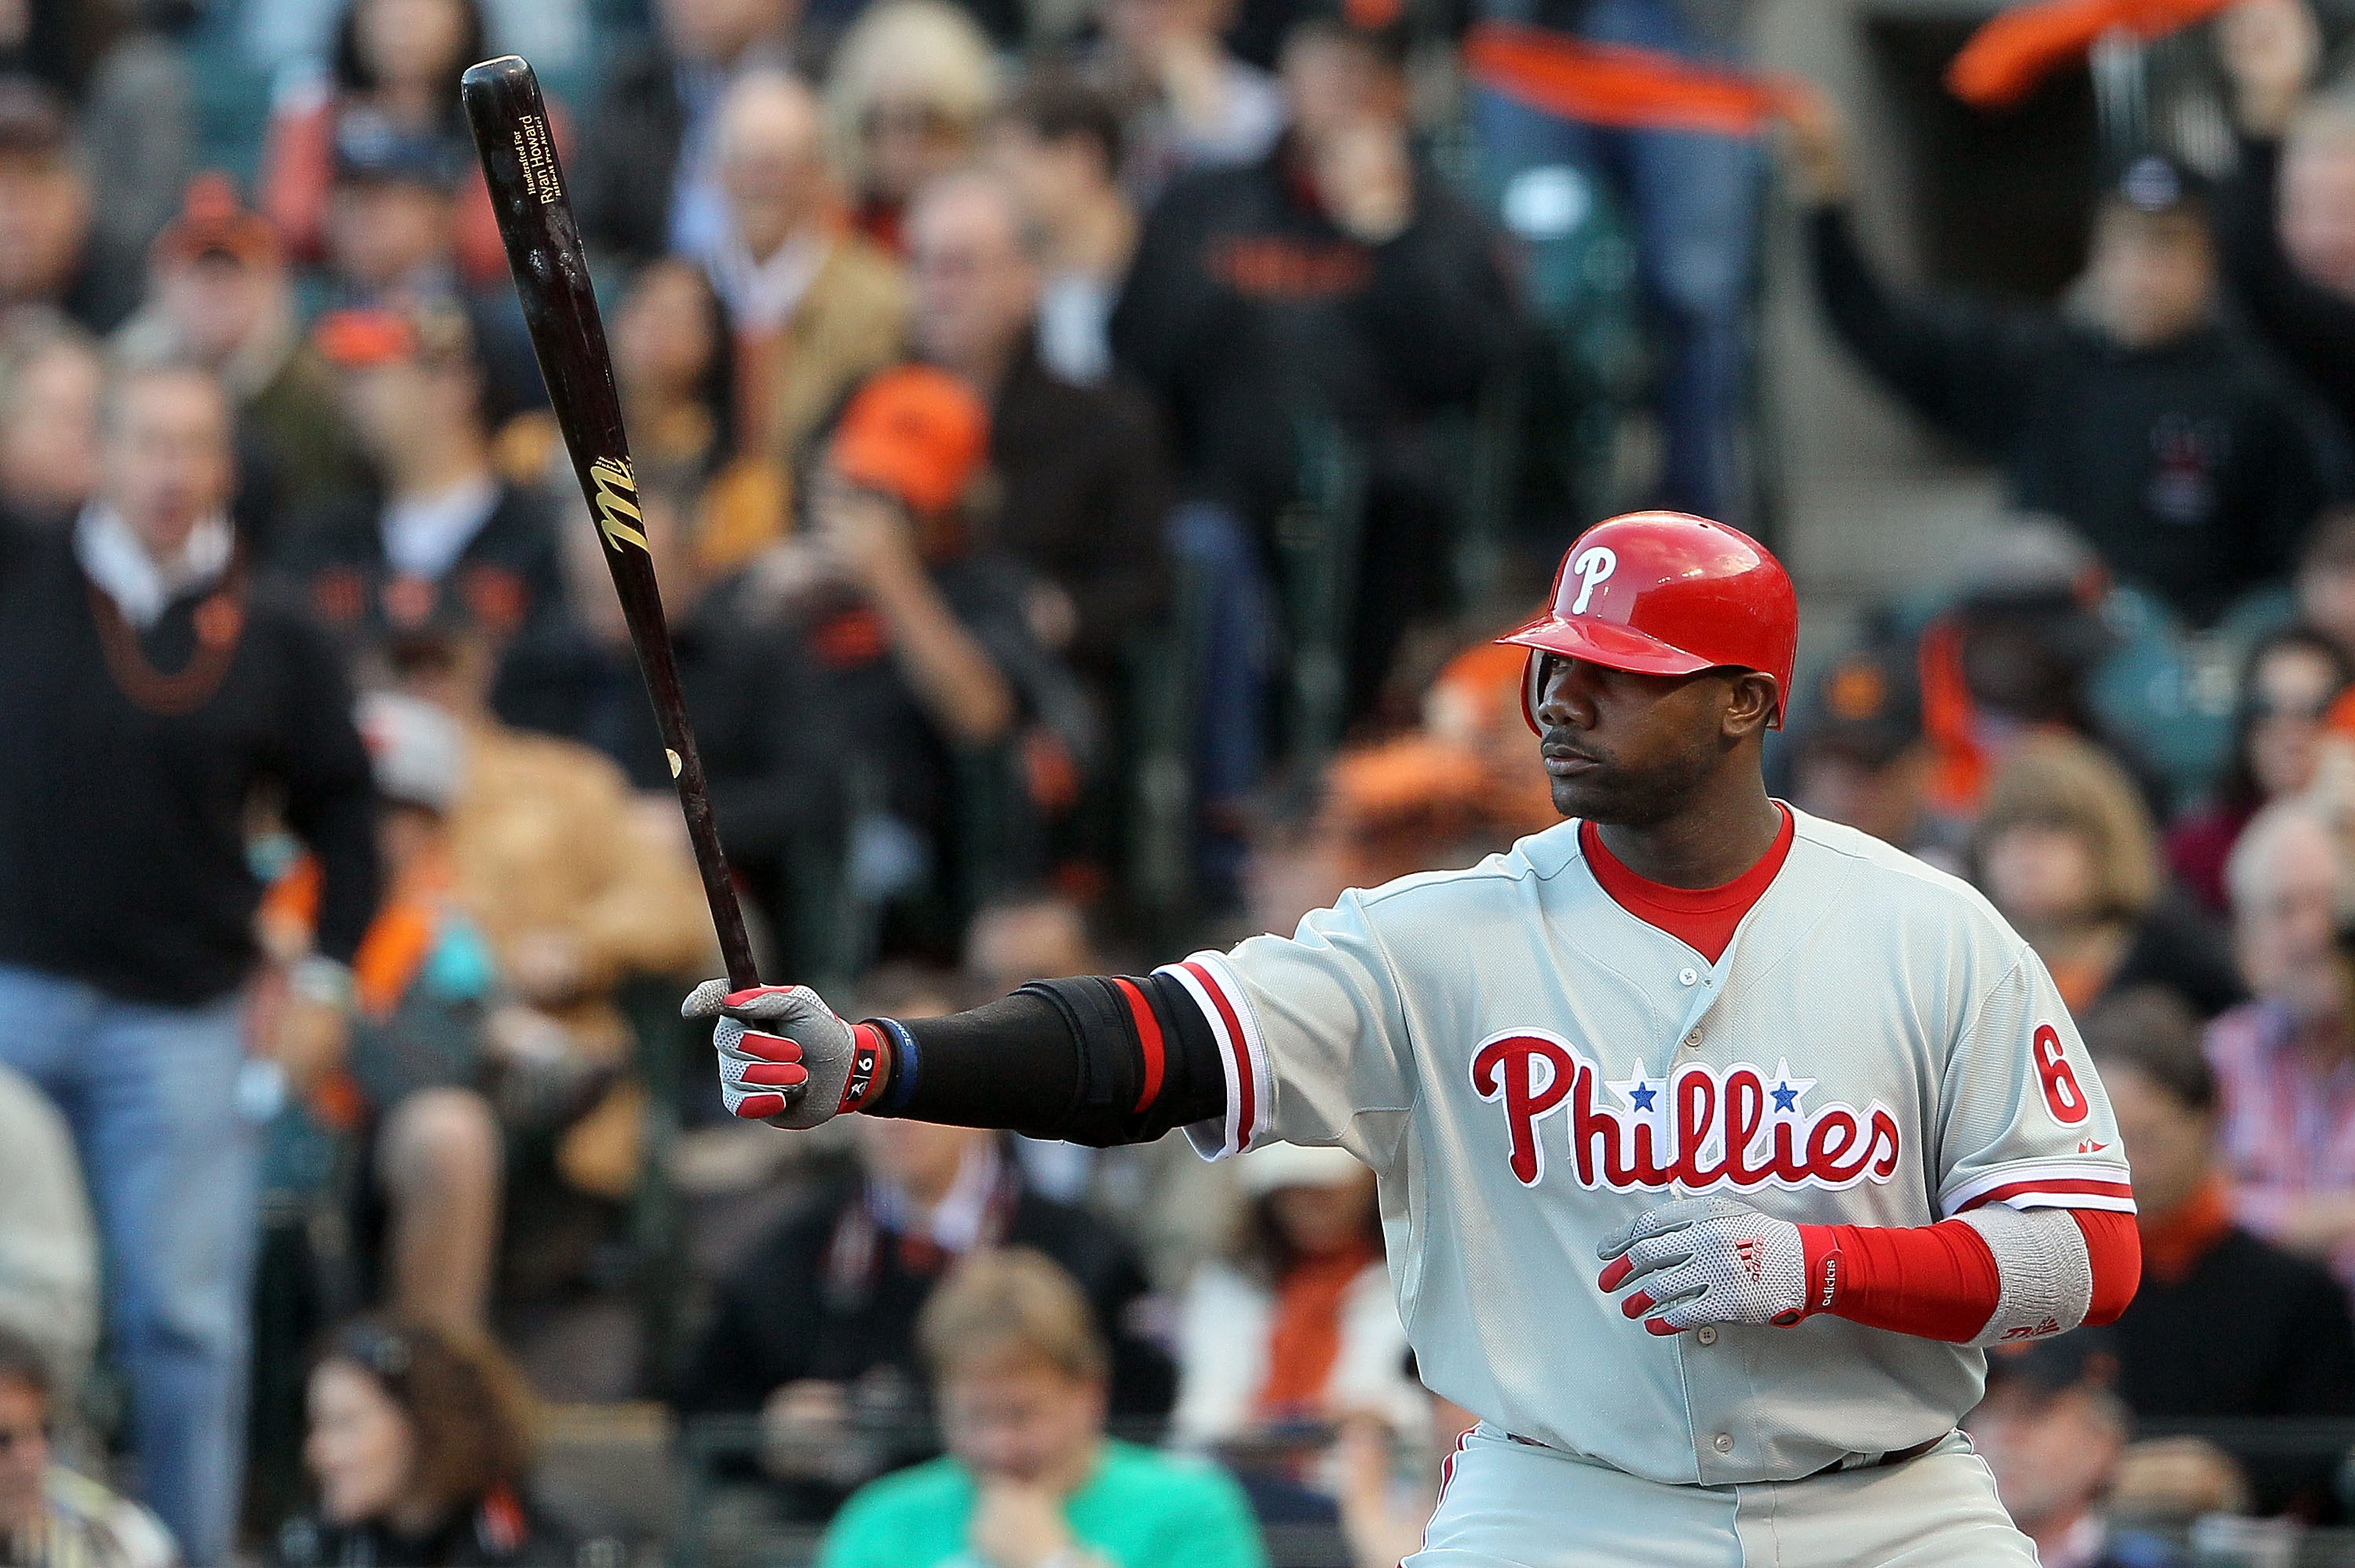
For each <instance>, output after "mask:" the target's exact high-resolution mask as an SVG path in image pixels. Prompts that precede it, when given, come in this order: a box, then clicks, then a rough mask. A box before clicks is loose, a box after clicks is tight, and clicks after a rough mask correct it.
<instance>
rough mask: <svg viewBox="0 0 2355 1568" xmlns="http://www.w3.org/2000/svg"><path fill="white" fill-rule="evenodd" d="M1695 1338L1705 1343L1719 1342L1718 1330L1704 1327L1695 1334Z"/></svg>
mask: <svg viewBox="0 0 2355 1568" xmlns="http://www.w3.org/2000/svg"><path fill="white" fill-rule="evenodd" d="M1693 1338H1694V1339H1696V1340H1700V1342H1701V1343H1702V1344H1704V1345H1713V1344H1715V1343H1717V1330H1714V1329H1703V1330H1701V1331H1700V1333H1698V1334H1695V1335H1694V1336H1693Z"/></svg>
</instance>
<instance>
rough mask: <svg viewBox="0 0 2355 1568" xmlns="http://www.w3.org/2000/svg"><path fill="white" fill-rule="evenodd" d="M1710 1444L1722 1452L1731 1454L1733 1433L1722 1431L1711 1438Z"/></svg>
mask: <svg viewBox="0 0 2355 1568" xmlns="http://www.w3.org/2000/svg"><path fill="white" fill-rule="evenodd" d="M1709 1446H1710V1447H1712V1448H1714V1449H1716V1450H1717V1451H1718V1452H1719V1453H1721V1454H1731V1453H1732V1452H1733V1434H1732V1433H1731V1432H1721V1433H1719V1434H1718V1435H1717V1436H1714V1437H1712V1438H1710V1440H1709Z"/></svg>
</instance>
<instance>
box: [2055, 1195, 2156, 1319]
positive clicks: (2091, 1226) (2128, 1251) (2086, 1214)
mask: <svg viewBox="0 0 2355 1568" xmlns="http://www.w3.org/2000/svg"><path fill="white" fill-rule="evenodd" d="M2069 1213H2070V1214H2071V1215H2072V1216H2073V1217H2074V1218H2075V1220H2076V1222H2077V1228H2078V1229H2079V1230H2081V1231H2083V1232H2084V1233H2085V1255H2086V1256H2087V1257H2089V1258H2091V1259H2092V1260H2093V1264H2094V1304H2093V1305H2092V1306H2091V1307H2088V1308H2085V1321H2086V1323H2088V1324H2089V1325H2091V1326H2092V1327H2094V1328H2096V1329H2098V1328H2100V1327H2101V1326H2102V1325H2103V1324H2105V1323H2115V1322H2116V1321H2117V1320H2118V1315H2119V1314H2120V1313H2122V1312H2124V1311H2125V1310H2126V1304H2127V1303H2128V1302H2130V1301H2132V1300H2133V1299H2134V1294H2135V1287H2137V1286H2138V1285H2140V1284H2141V1283H2142V1232H2141V1231H2140V1230H2138V1229H2137V1228H2136V1225H2135V1217H2134V1216H2133V1215H2132V1214H2119V1213H2112V1212H2110V1211H2109V1210H2107V1209H2072V1210H2070V1211H2069Z"/></svg>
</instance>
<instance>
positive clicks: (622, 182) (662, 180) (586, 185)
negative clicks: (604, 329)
mask: <svg viewBox="0 0 2355 1568" xmlns="http://www.w3.org/2000/svg"><path fill="white" fill-rule="evenodd" d="M655 13H656V16H657V19H658V21H659V24H660V27H659V32H658V34H657V37H656V39H655V42H654V43H652V44H650V45H648V46H647V47H645V48H642V49H638V50H636V51H634V52H633V53H630V54H627V55H624V56H623V58H620V59H619V60H616V61H615V62H614V63H613V67H612V68H611V69H609V70H608V71H607V72H606V73H605V90H604V92H603V93H602V95H601V96H600V97H599V99H598V101H597V104H596V109H595V111H594V112H593V113H591V114H588V115H586V116H584V117H583V118H582V120H581V137H580V143H579V145H578V147H577V148H574V149H569V150H568V151H567V154H566V165H567V168H566V172H567V173H568V174H569V175H570V176H571V179H572V200H573V205H574V207H575V208H576V210H577V211H578V212H579V214H580V217H581V234H582V236H583V237H584V238H587V240H588V241H589V243H590V244H591V245H594V246H598V247H601V248H602V249H608V250H613V251H618V252H620V253H621V254H622V255H623V256H625V257H627V258H629V259H630V260H634V261H651V260H655V258H656V257H659V256H663V255H666V254H668V253H672V252H676V253H677V254H679V255H682V256H708V255H709V254H711V253H712V252H713V251H715V250H717V249H719V247H720V244H721V242H722V241H723V240H725V239H726V238H727V237H728V213H727V204H726V198H725V196H723V195H722V193H721V191H720V188H719V157H718V154H717V149H716V148H715V146H714V145H713V140H714V132H716V131H717V130H718V128H719V103H720V100H722V99H723V98H725V97H726V96H727V95H728V88H729V85H730V83H731V82H733V81H734V80H735V79H736V78H737V76H738V75H739V74H740V73H741V72H743V71H744V70H747V69H751V68H753V67H759V66H768V67H772V68H786V67H790V66H792V65H793V64H794V59H793V54H792V50H791V48H790V47H789V44H788V40H789V39H790V38H791V37H792V35H793V32H794V24H795V23H796V21H798V20H799V18H800V16H801V5H799V4H798V0H660V3H659V4H658V5H655Z"/></svg>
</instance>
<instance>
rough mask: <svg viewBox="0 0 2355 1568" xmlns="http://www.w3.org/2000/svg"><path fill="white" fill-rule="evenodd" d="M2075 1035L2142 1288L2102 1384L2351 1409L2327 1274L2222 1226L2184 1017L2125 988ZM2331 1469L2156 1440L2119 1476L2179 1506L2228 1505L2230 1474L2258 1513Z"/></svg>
mask: <svg viewBox="0 0 2355 1568" xmlns="http://www.w3.org/2000/svg"><path fill="white" fill-rule="evenodd" d="M2085 1044H2086V1047H2087V1049H2089V1050H2090V1051H2092V1053H2093V1054H2094V1062H2095V1063H2096V1064H2097V1065H2099V1066H2100V1068H2101V1072H2102V1084H2103V1086H2104V1087H2105V1088H2106V1089H2108V1090H2109V1092H2110V1103H2111V1105H2112V1106H2113V1107H2115V1109H2116V1111H2117V1117H2118V1135H2119V1137H2120V1138H2122V1139H2125V1140H2126V1146H2127V1147H2128V1148H2129V1149H2131V1150H2133V1151H2134V1189H2135V1202H2136V1204H2137V1208H2138V1210H2139V1213H2138V1214H2137V1224H2138V1225H2139V1227H2140V1228H2141V1231H2142V1257H2143V1274H2142V1287H2141V1288H2140V1289H2139V1290H2138V1291H2137V1292H2136V1295H2135V1298H2134V1304H2133V1305H2132V1306H2130V1307H2128V1308H2126V1315H2125V1316H2124V1317H2122V1318H2120V1319H2118V1320H2117V1322H2116V1324H2115V1325H2114V1326H2113V1327H2112V1328H2110V1329H2109V1330H2106V1334H2107V1339H2108V1345H2107V1349H2108V1350H2109V1351H2111V1352H2112V1353H2114V1354H2115V1357H2116V1359H2117V1363H2118V1382H2117V1389H2118V1393H2120V1394H2121V1395H2123V1396H2124V1397H2125V1399H2126V1404H2128V1405H2129V1406H2131V1407H2132V1408H2133V1410H2134V1412H2135V1414H2137V1416H2140V1417H2143V1418H2145V1419H2147V1420H2151V1419H2157V1420H2164V1419H2169V1418H2184V1417H2190V1418H2202V1417H2213V1416H2309V1417H2314V1416H2329V1417H2338V1418H2341V1419H2344V1418H2345V1417H2348V1416H2350V1415H2355V1322H2350V1319H2349V1315H2348V1307H2347V1298H2346V1295H2345V1294H2344V1292H2342V1291H2341V1290H2340V1289H2339V1282H2338V1281H2337V1280H2335V1279H2333V1278H2332V1277H2330V1274H2329V1272H2328V1270H2326V1269H2325V1268H2323V1267H2322V1266H2321V1265H2319V1264H2317V1263H2312V1262H2309V1261H2308V1260H2307V1259H2305V1258H2302V1257H2299V1256H2297V1255H2296V1254H2294V1253H2288V1252H2284V1251H2283V1250H2282V1249H2280V1248H2279V1247H2276V1246H2275V1245H2273V1244H2271V1243H2270V1242H2266V1241H2264V1240H2261V1239H2260V1238H2258V1237H2256V1236H2254V1235H2252V1234H2249V1233H2248V1232H2247V1231H2244V1230H2243V1229H2241V1228H2240V1227H2239V1226H2238V1225H2235V1224H2233V1223H2232V1215H2231V1211H2230V1208H2229V1207H2228V1205H2227V1202H2226V1198H2225V1193H2224V1178H2223V1174H2222V1172H2221V1171H2218V1170H2217V1168H2216V1163H2215V1152H2214V1151H2215V1142H2216V1106H2217V1097H2216V1077H2215V1074H2214V1072H2213V1071H2212V1070H2211V1068H2210V1066H2209V1065H2208V1060H2207V1057H2206V1056H2205V1054H2203V1053H2202V1050H2201V1046H2200V1024H2199V1021H2198V1020H2197V1019H2195V1018H2193V1017H2192V1015H2191V1014H2190V1012H2189V1011H2188V1010H2187V1009H2186V1008H2185V1007H2184V1006H2183V1004H2182V1002H2181V1001H2179V1000H2178V999H2177V998H2176V997H2175V996H2173V995H2172V994H2170V993H2169V992H2168V991H2160V990H2158V989H2156V988H2144V989H2141V990H2137V991H2126V992H2122V993H2120V994H2119V995H2118V996H2117V997H2115V999H2113V1000H2111V1001H2106V1002H2105V1003H2103V1004H2102V1005H2101V1006H2100V1007H2098V1008H2096V1009H2094V1011H2093V1012H2091V1013H2090V1014H2088V1015H2087V1016H2086V1019H2085ZM2220 1325H2230V1329H2229V1331H2227V1332H2221V1333H2220V1332H2219V1331H2218V1330H2219V1327H2220ZM2334 1468H2335V1467H2334V1466H2333V1465H2332V1464H2331V1463H2330V1462H2328V1460H2325V1461H2323V1462H2320V1463H2314V1462H2310V1461H2309V1462H2305V1463H2301V1462H2299V1461H2297V1460H2296V1459H2286V1458H2283V1457H2278V1456H2275V1457H2265V1456H2261V1455H2248V1456H2243V1457H2240V1458H2239V1459H2237V1460H2235V1459H2233V1458H2230V1457H2227V1456H2225V1455H2224V1454H2223V1453H2222V1452H2221V1451H2219V1450H2217V1449H2215V1448H2213V1447H2212V1446H2209V1445H2206V1444H2204V1443H2200V1442H2198V1441H2197V1440H2193V1439H2162V1440H2158V1441H2154V1442H2147V1443H2142V1444H2137V1446H2136V1447H2135V1448H2134V1449H2131V1450H2129V1452H2128V1454H2127V1457H2126V1467H2125V1473H2124V1475H2123V1477H2122V1478H2121V1487H2122V1489H2126V1490H2128V1491H2131V1492H2133V1493H2134V1494H2135V1495H2136V1496H2137V1500H2139V1501H2142V1502H2144V1503H2147V1504H2150V1505H2154V1506H2157V1507H2158V1508H2161V1509H2163V1510H2165V1511H2168V1512H2179V1513H2182V1514H2186V1515H2189V1514H2192V1513H2198V1512H2202V1511H2205V1510H2208V1509H2211V1508H2229V1507H2231V1506H2232V1502H2233V1501H2234V1500H2235V1499H2234V1498H2233V1495H2232V1494H2233V1492H2234V1491H2235V1490H2236V1489H2238V1488H2239V1487H2240V1486H2241V1485H2242V1484H2243V1474H2242V1471H2243V1469H2245V1483H2246V1485H2247V1486H2248V1487H2250V1488H2251V1489H2254V1494H2255V1495H2254V1500H2255V1502H2256V1503H2257V1504H2258V1506H2259V1507H2260V1509H2261V1510H2263V1511H2265V1512H2269V1513H2270V1512H2275V1511H2278V1510H2282V1509H2284V1508H2292V1507H2295V1508H2297V1509H2299V1510H2302V1511H2306V1512H2307V1513H2309V1514H2311V1513H2314V1512H2316V1511H2318V1510H2323V1509H2326V1508H2328V1506H2329V1501H2330V1491H2329V1488H2330V1478H2331V1472H2332V1470H2333V1469H2334Z"/></svg>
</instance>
